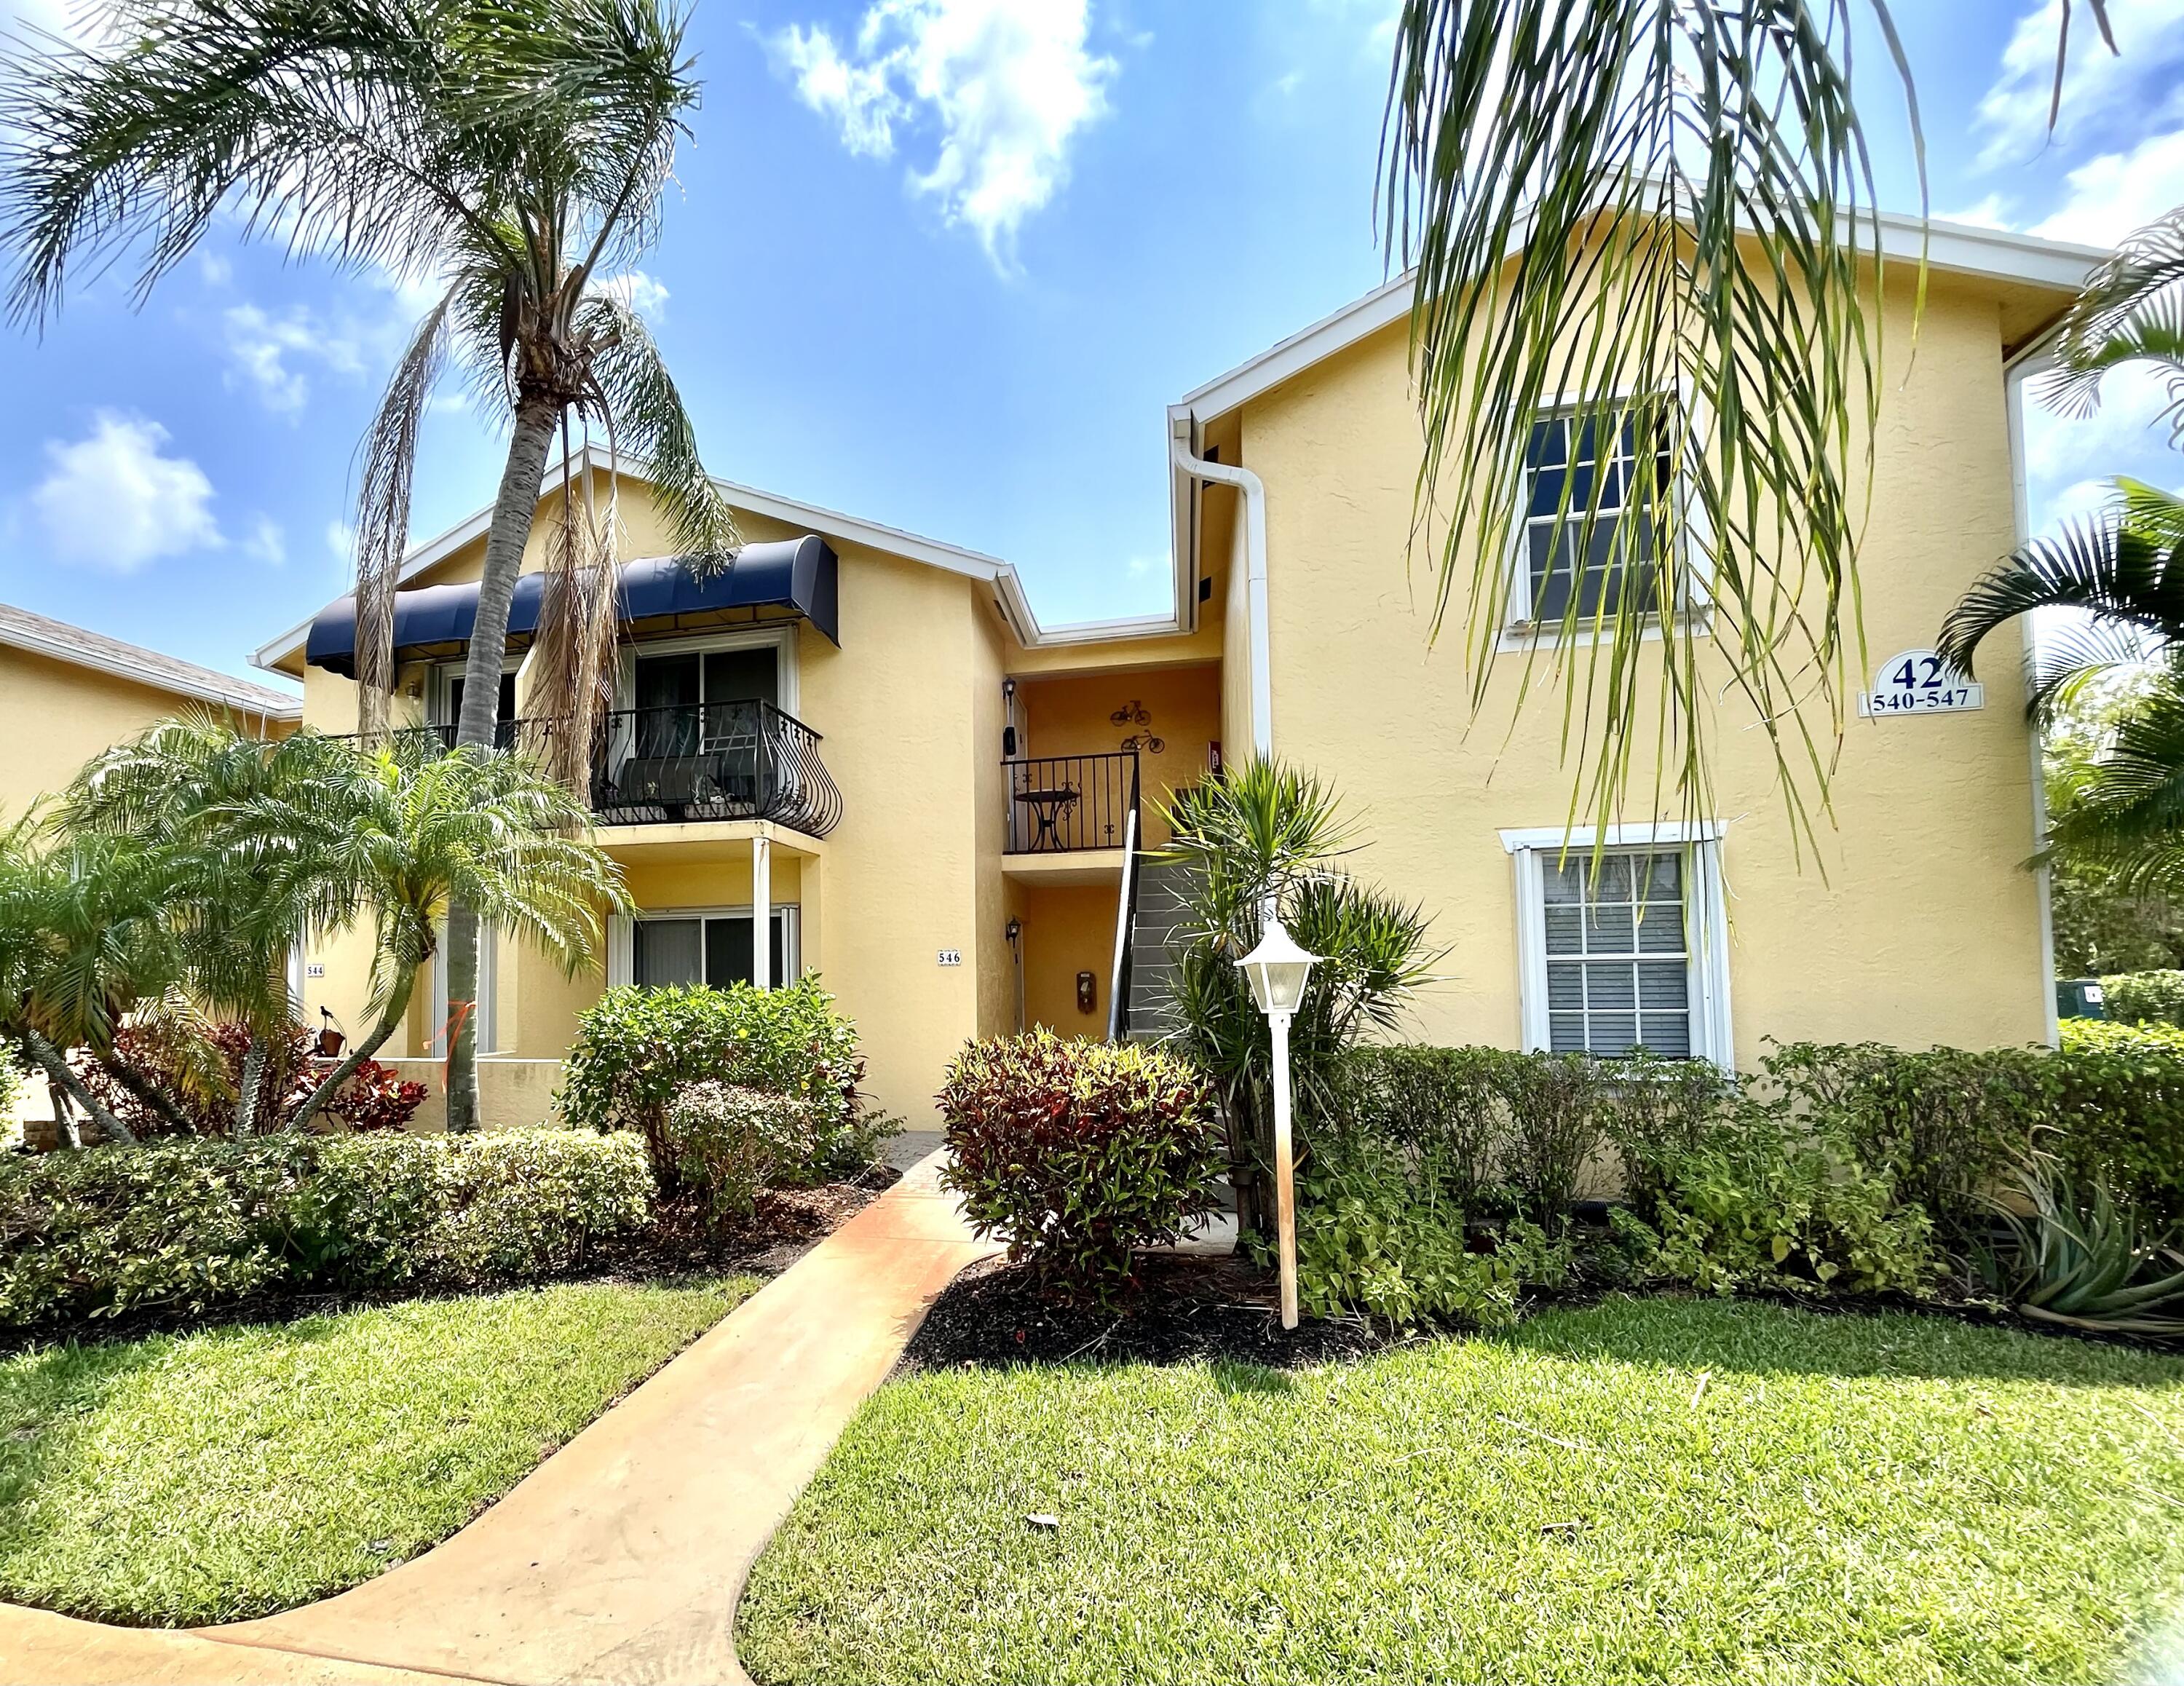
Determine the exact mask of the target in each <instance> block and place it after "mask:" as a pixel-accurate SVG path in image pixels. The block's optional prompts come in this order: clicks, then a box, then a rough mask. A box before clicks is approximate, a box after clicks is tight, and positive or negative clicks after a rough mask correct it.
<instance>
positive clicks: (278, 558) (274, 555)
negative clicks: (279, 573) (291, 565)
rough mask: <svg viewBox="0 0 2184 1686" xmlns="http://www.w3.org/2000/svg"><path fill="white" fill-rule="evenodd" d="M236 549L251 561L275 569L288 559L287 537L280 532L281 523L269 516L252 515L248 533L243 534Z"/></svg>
mask: <svg viewBox="0 0 2184 1686" xmlns="http://www.w3.org/2000/svg"><path fill="white" fill-rule="evenodd" d="M238 548H240V549H241V550H242V554H244V555H245V556H248V557H249V558H251V559H253V560H254V561H259V562H264V563H267V564H269V565H271V566H273V567H276V568H277V567H279V566H280V565H281V564H282V563H283V562H286V561H287V559H288V539H287V534H285V533H283V532H282V531H281V523H280V522H278V521H276V520H274V519H273V518H272V516H270V515H253V516H252V517H251V518H250V528H249V531H247V532H246V533H244V534H243V536H242V544H241V545H240V546H239V547H238Z"/></svg>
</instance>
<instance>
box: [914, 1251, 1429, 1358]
mask: <svg viewBox="0 0 2184 1686" xmlns="http://www.w3.org/2000/svg"><path fill="white" fill-rule="evenodd" d="M1139 1277H1140V1278H1141V1281H1140V1285H1139V1291H1138V1293H1137V1294H1136V1295H1135V1296H1134V1298H1133V1299H1132V1300H1131V1301H1130V1303H1129V1304H1128V1305H1127V1306H1126V1307H1124V1308H1123V1309H1122V1310H1119V1311H1102V1310H1099V1309H1098V1308H1096V1307H1088V1306H1079V1305H1065V1304H1063V1303H1061V1302H1060V1301H1058V1300H1056V1299H1054V1298H1053V1297H1052V1296H1051V1295H1050V1294H1046V1293H1045V1292H1043V1291H1042V1290H1041V1289H1040V1288H1039V1286H1038V1285H1037V1284H1036V1283H1034V1282H1033V1280H1032V1277H1031V1273H1030V1272H1029V1271H1028V1270H1027V1269H1026V1268H1025V1267H1023V1266H1013V1265H1008V1264H1005V1263H1003V1262H1002V1261H1000V1260H988V1261H987V1262H985V1263H983V1264H980V1265H974V1266H972V1267H971V1268H970V1269H969V1270H967V1271H965V1272H964V1273H963V1274H962V1275H961V1276H960V1277H957V1278H956V1280H955V1282H954V1283H951V1284H950V1286H949V1287H948V1288H947V1289H946V1290H945V1291H944V1293H943V1294H941V1295H940V1297H939V1299H936V1300H935V1301H933V1309H932V1310H930V1311H928V1313H927V1314H926V1317H925V1322H924V1323H923V1324H922V1326H921V1327H919V1329H918V1332H917V1334H916V1335H915V1336H913V1337H912V1338H911V1343H910V1345H909V1346H908V1348H907V1349H905V1351H904V1353H903V1355H902V1358H901V1360H900V1362H899V1363H898V1364H897V1366H896V1370H897V1372H898V1373H899V1374H900V1373H907V1372H914V1371H919V1370H948V1369H956V1368H961V1367H973V1368H981V1369H995V1368H1001V1367H1005V1366H1009V1365H1011V1364H1057V1363H1065V1362H1075V1363H1081V1364H1100V1363H1132V1362H1138V1363H1147V1364H1182V1363H1188V1362H1190V1361H1191V1360H1199V1359H1203V1360H1208V1361H1213V1362H1229V1363H1235V1364H1251V1365H1257V1366H1262V1367H1264V1368H1267V1369H1275V1370H1292V1369H1300V1368H1303V1367H1305V1366H1310V1365H1315V1364H1323V1363H1326V1362H1329V1360H1341V1359H1350V1358H1362V1357H1364V1356H1366V1355H1368V1354H1371V1353H1375V1352H1380V1351H1385V1349H1388V1348H1389V1347H1391V1346H1397V1345H1400V1344H1402V1343H1403V1341H1404V1339H1405V1338H1406V1337H1404V1336H1402V1335H1401V1334H1399V1333H1396V1332H1394V1331H1392V1330H1390V1328H1388V1327H1386V1326H1385V1324H1376V1323H1373V1322H1367V1321H1366V1320H1365V1319H1363V1318H1362V1317H1337V1318H1328V1319H1313V1318H1306V1319H1305V1320H1304V1321H1303V1322H1301V1323H1300V1324H1299V1325H1298V1326H1297V1327H1295V1328H1294V1329H1284V1327H1282V1320H1281V1312H1280V1308H1279V1301H1278V1300H1277V1299H1276V1294H1275V1287H1274V1278H1273V1272H1271V1271H1262V1270H1260V1269H1257V1268H1256V1267H1255V1266H1252V1265H1251V1264H1249V1263H1248V1262H1246V1261H1245V1260H1241V1259H1236V1258H1233V1257H1229V1258H1207V1257H1202V1256H1194V1255H1158V1254H1156V1255H1149V1256H1147V1257H1145V1258H1144V1259H1142V1260H1140V1261H1139Z"/></svg>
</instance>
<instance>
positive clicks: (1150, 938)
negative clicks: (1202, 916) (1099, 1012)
mask: <svg viewBox="0 0 2184 1686" xmlns="http://www.w3.org/2000/svg"><path fill="white" fill-rule="evenodd" d="M1137 871H1138V880H1137V908H1136V910H1135V916H1134V918H1133V919H1132V921H1131V922H1130V968H1129V974H1128V976H1129V993H1128V1002H1127V1003H1126V1004H1125V1009H1124V1012H1123V1038H1124V1039H1125V1040H1126V1041H1129V1042H1159V1041H1162V1040H1163V1039H1164V1038H1166V1037H1167V1035H1168V1033H1169V1032H1171V1031H1172V1030H1173V1028H1174V1025H1175V1015H1174V1008H1173V1004H1172V1000H1173V998H1172V995H1171V993H1170V992H1171V990H1172V989H1173V983H1174V978H1175V948H1176V932H1177V927H1178V926H1179V925H1181V924H1182V923H1183V921H1184V904H1183V899H1182V896H1183V892H1184V889H1185V888H1187V887H1188V885H1189V882H1190V868H1189V867H1188V866H1187V865H1184V863H1182V862H1180V861H1166V860H1151V859H1149V858H1146V857H1144V856H1140V857H1139V860H1138V863H1137Z"/></svg>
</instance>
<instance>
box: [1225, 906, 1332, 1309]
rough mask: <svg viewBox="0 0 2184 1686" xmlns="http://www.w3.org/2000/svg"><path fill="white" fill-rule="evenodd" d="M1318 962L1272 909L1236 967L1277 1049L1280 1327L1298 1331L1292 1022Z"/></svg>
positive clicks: (1276, 1201)
mask: <svg viewBox="0 0 2184 1686" xmlns="http://www.w3.org/2000/svg"><path fill="white" fill-rule="evenodd" d="M1318 959H1319V956H1318V955H1317V954H1307V953H1306V952H1305V950H1304V949H1301V948H1299V947H1298V946H1297V943H1296V939H1295V938H1293V937H1291V936H1290V933H1289V932H1287V931H1285V930H1284V929H1283V928H1282V921H1281V920H1280V919H1279V917H1277V916H1276V915H1275V914H1274V912H1273V908H1272V907H1271V906H1269V908H1268V910H1267V927H1266V932H1265V934H1264V935H1263V936H1262V937H1261V938H1259V946H1258V947H1257V948H1256V949H1252V950H1251V953H1250V954H1246V955H1245V956H1244V958H1243V959H1242V960H1239V961H1237V962H1236V964H1237V965H1240V966H1241V967H1243V969H1244V976H1245V977H1247V978H1249V979H1250V980H1251V995H1252V999H1255V1000H1256V1001H1257V1002H1258V1004H1259V1010H1260V1011H1261V1012H1262V1013H1264V1014H1265V1015H1267V1027H1268V1030H1269V1031H1270V1032H1272V1033H1273V1043H1274V1229H1275V1238H1276V1241H1277V1243H1278V1244H1279V1250H1280V1260H1281V1280H1282V1327H1284V1328H1285V1329H1294V1328H1295V1327H1296V1326H1297V1283H1296V1182H1295V1175H1294V1172H1293V1171H1292V1169H1291V1166H1290V1159H1291V1155H1290V1019H1291V1018H1292V1017H1293V1016H1294V1015H1295V1012H1296V1010H1297V1005H1298V1004H1299V1003H1300V1002H1301V1001H1302V1000H1303V999H1304V986H1305V980H1306V979H1307V978H1308V977H1311V976H1312V965H1313V964H1314V963H1315V962H1316V961H1317V960H1318Z"/></svg>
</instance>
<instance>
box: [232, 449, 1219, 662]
mask: <svg viewBox="0 0 2184 1686" xmlns="http://www.w3.org/2000/svg"><path fill="white" fill-rule="evenodd" d="M594 467H597V468H604V469H607V470H611V471H613V472H615V473H617V474H621V475H624V476H628V477H629V478H631V479H632V480H642V479H643V477H644V476H643V474H642V473H640V472H639V471H638V470H637V469H635V468H634V467H632V465H629V464H628V463H627V462H623V461H621V460H619V459H616V458H615V457H613V456H611V455H610V454H609V453H607V452H605V451H603V450H598V449H595V448H589V447H588V448H585V449H584V450H583V451H582V452H580V453H578V454H577V461H576V465H575V471H576V472H577V473H578V474H582V473H584V472H587V471H588V470H591V469H593V468H594ZM562 479H563V474H562V470H561V468H560V465H554V467H553V468H551V469H550V470H549V471H548V473H547V476H546V478H545V481H544V482H543V484H542V485H541V486H540V487H539V495H540V496H541V497H544V496H545V495H547V494H548V493H549V492H554V491H556V490H558V489H559V488H560V486H561V484H562ZM713 483H714V484H715V485H716V486H717V487H719V488H720V490H721V496H722V497H724V498H727V500H728V502H729V503H731V504H734V505H735V506H736V507H737V508H738V509H749V511H751V512H752V513H753V514H754V515H765V516H768V517H770V518H771V519H772V520H778V521H786V522H788V523H789V524H790V525H792V526H803V527H807V528H809V529H810V530H811V531H813V532H816V533H818V534H820V535H821V536H822V537H833V538H842V539H847V540H848V541H850V543H853V544H861V545H864V546H866V548H870V549H873V550H884V551H886V552H887V553H888V554H889V555H892V556H901V557H906V558H908V559H910V560H911V561H913V562H922V563H924V564H926V565H928V567H933V568H939V569H943V570H946V571H947V572H949V573H951V574H960V575H961V576H964V577H965V578H967V579H972V580H978V581H983V582H985V583H987V584H989V585H991V586H992V587H994V598H995V604H996V605H997V606H998V607H999V609H1000V612H1001V614H1002V615H1003V617H1004V618H1005V619H1006V620H1007V621H1008V623H1009V629H1010V631H1011V632H1014V633H1015V634H1016V636H1017V640H1018V641H1019V642H1020V643H1022V644H1023V645H1024V646H1025V647H1026V648H1039V647H1041V646H1044V645H1050V644H1074V643H1097V642H1099V641H1100V640H1101V639H1105V638H1145V637H1159V636H1161V635H1162V634H1163V633H1173V632H1181V631H1184V630H1187V628H1186V627H1185V626H1184V622H1183V620H1182V617H1181V615H1180V614H1169V615H1147V616H1144V617H1141V618H1132V619H1128V620H1100V621H1084V622H1075V623H1065V624H1063V625H1061V626H1041V625H1040V624H1039V616H1038V615H1035V614H1034V612H1033V610H1032V606H1031V601H1030V599H1029V598H1028V597H1026V596H1025V594H1024V589H1023V581H1022V579H1021V578H1020V577H1019V576H1017V570H1016V565H1015V564H1014V563H1011V562H1004V561H1002V560H1001V559H1000V558H999V557H996V556H989V555H986V554H984V553H983V552H981V551H977V550H966V549H964V548H962V547H961V545H955V544H947V543H943V542H942V541H940V540H939V539H933V538H925V537H920V536H919V535H918V534H917V533H913V532H905V531H903V530H902V529H901V528H900V527H891V526H885V525H883V523H881V522H878V521H871V520H865V519H864V518H863V517H862V516H859V515H844V514H843V513H842V512H841V511H840V510H838V509H827V508H825V507H824V506H823V505H821V504H806V503H803V502H801V501H799V499H796V498H783V497H782V496H780V495H779V494H777V493H775V492H764V491H760V489H759V488H758V487H755V486H742V485H738V484H737V483H736V482H735V481H729V480H721V479H719V478H718V477H716V478H715V480H714V481H713ZM492 525H493V509H492V506H491V505H487V507H486V508H484V509H480V510H479V511H478V512H477V513H476V515H471V516H468V517H466V518H465V519H464V520H460V521H459V522H457V523H456V524H455V525H454V526H452V527H449V528H448V530H447V531H445V532H443V533H442V534H440V535H439V536H438V537H437V538H432V539H428V540H426V542H425V543H422V544H421V545H419V546H417V547H416V548H415V549H414V550H412V551H411V552H410V553H409V556H408V557H407V558H406V559H404V562H403V564H402V571H401V573H400V575H399V576H398V580H397V583H398V584H405V583H407V582H408V581H410V580H413V579H415V578H416V577H417V576H419V575H420V574H422V573H424V572H425V571H426V570H428V569H430V568H432V567H435V566H437V565H438V564H439V563H441V562H443V561H445V560H446V559H448V557H449V556H451V555H453V554H454V553H455V552H456V551H458V550H460V549H461V548H463V546H465V545H466V544H469V543H471V542H472V541H473V540H475V539H477V538H479V537H482V536H483V535H484V534H485V532H486V531H487V530H488V529H490V528H491V526H492ZM1176 595H1177V599H1178V603H1180V602H1181V601H1182V599H1183V598H1184V589H1183V588H1182V587H1180V586H1178V590H1177V593H1176ZM316 618H317V616H316V615H311V616H309V617H307V618H305V619H304V620H300V621H298V622H297V623H296V625H294V626H291V627H290V628H289V629H288V630H287V632H283V633H281V635H280V636H279V637H276V638H274V639H271V640H270V641H269V642H268V643H264V644H261V645H260V646H259V648H258V649H257V650H256V651H254V652H253V654H252V655H251V658H250V661H251V665H252V666H253V667H258V668H263V669H266V670H269V671H270V670H271V669H272V667H273V665H274V664H275V663H276V662H277V661H279V660H280V659H281V658H283V657H284V656H287V655H288V654H292V652H293V651H294V650H295V648H296V647H297V646H298V644H300V643H302V642H303V640H304V635H305V633H307V632H309V630H310V626H311V621H312V620H315V619H316Z"/></svg>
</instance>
